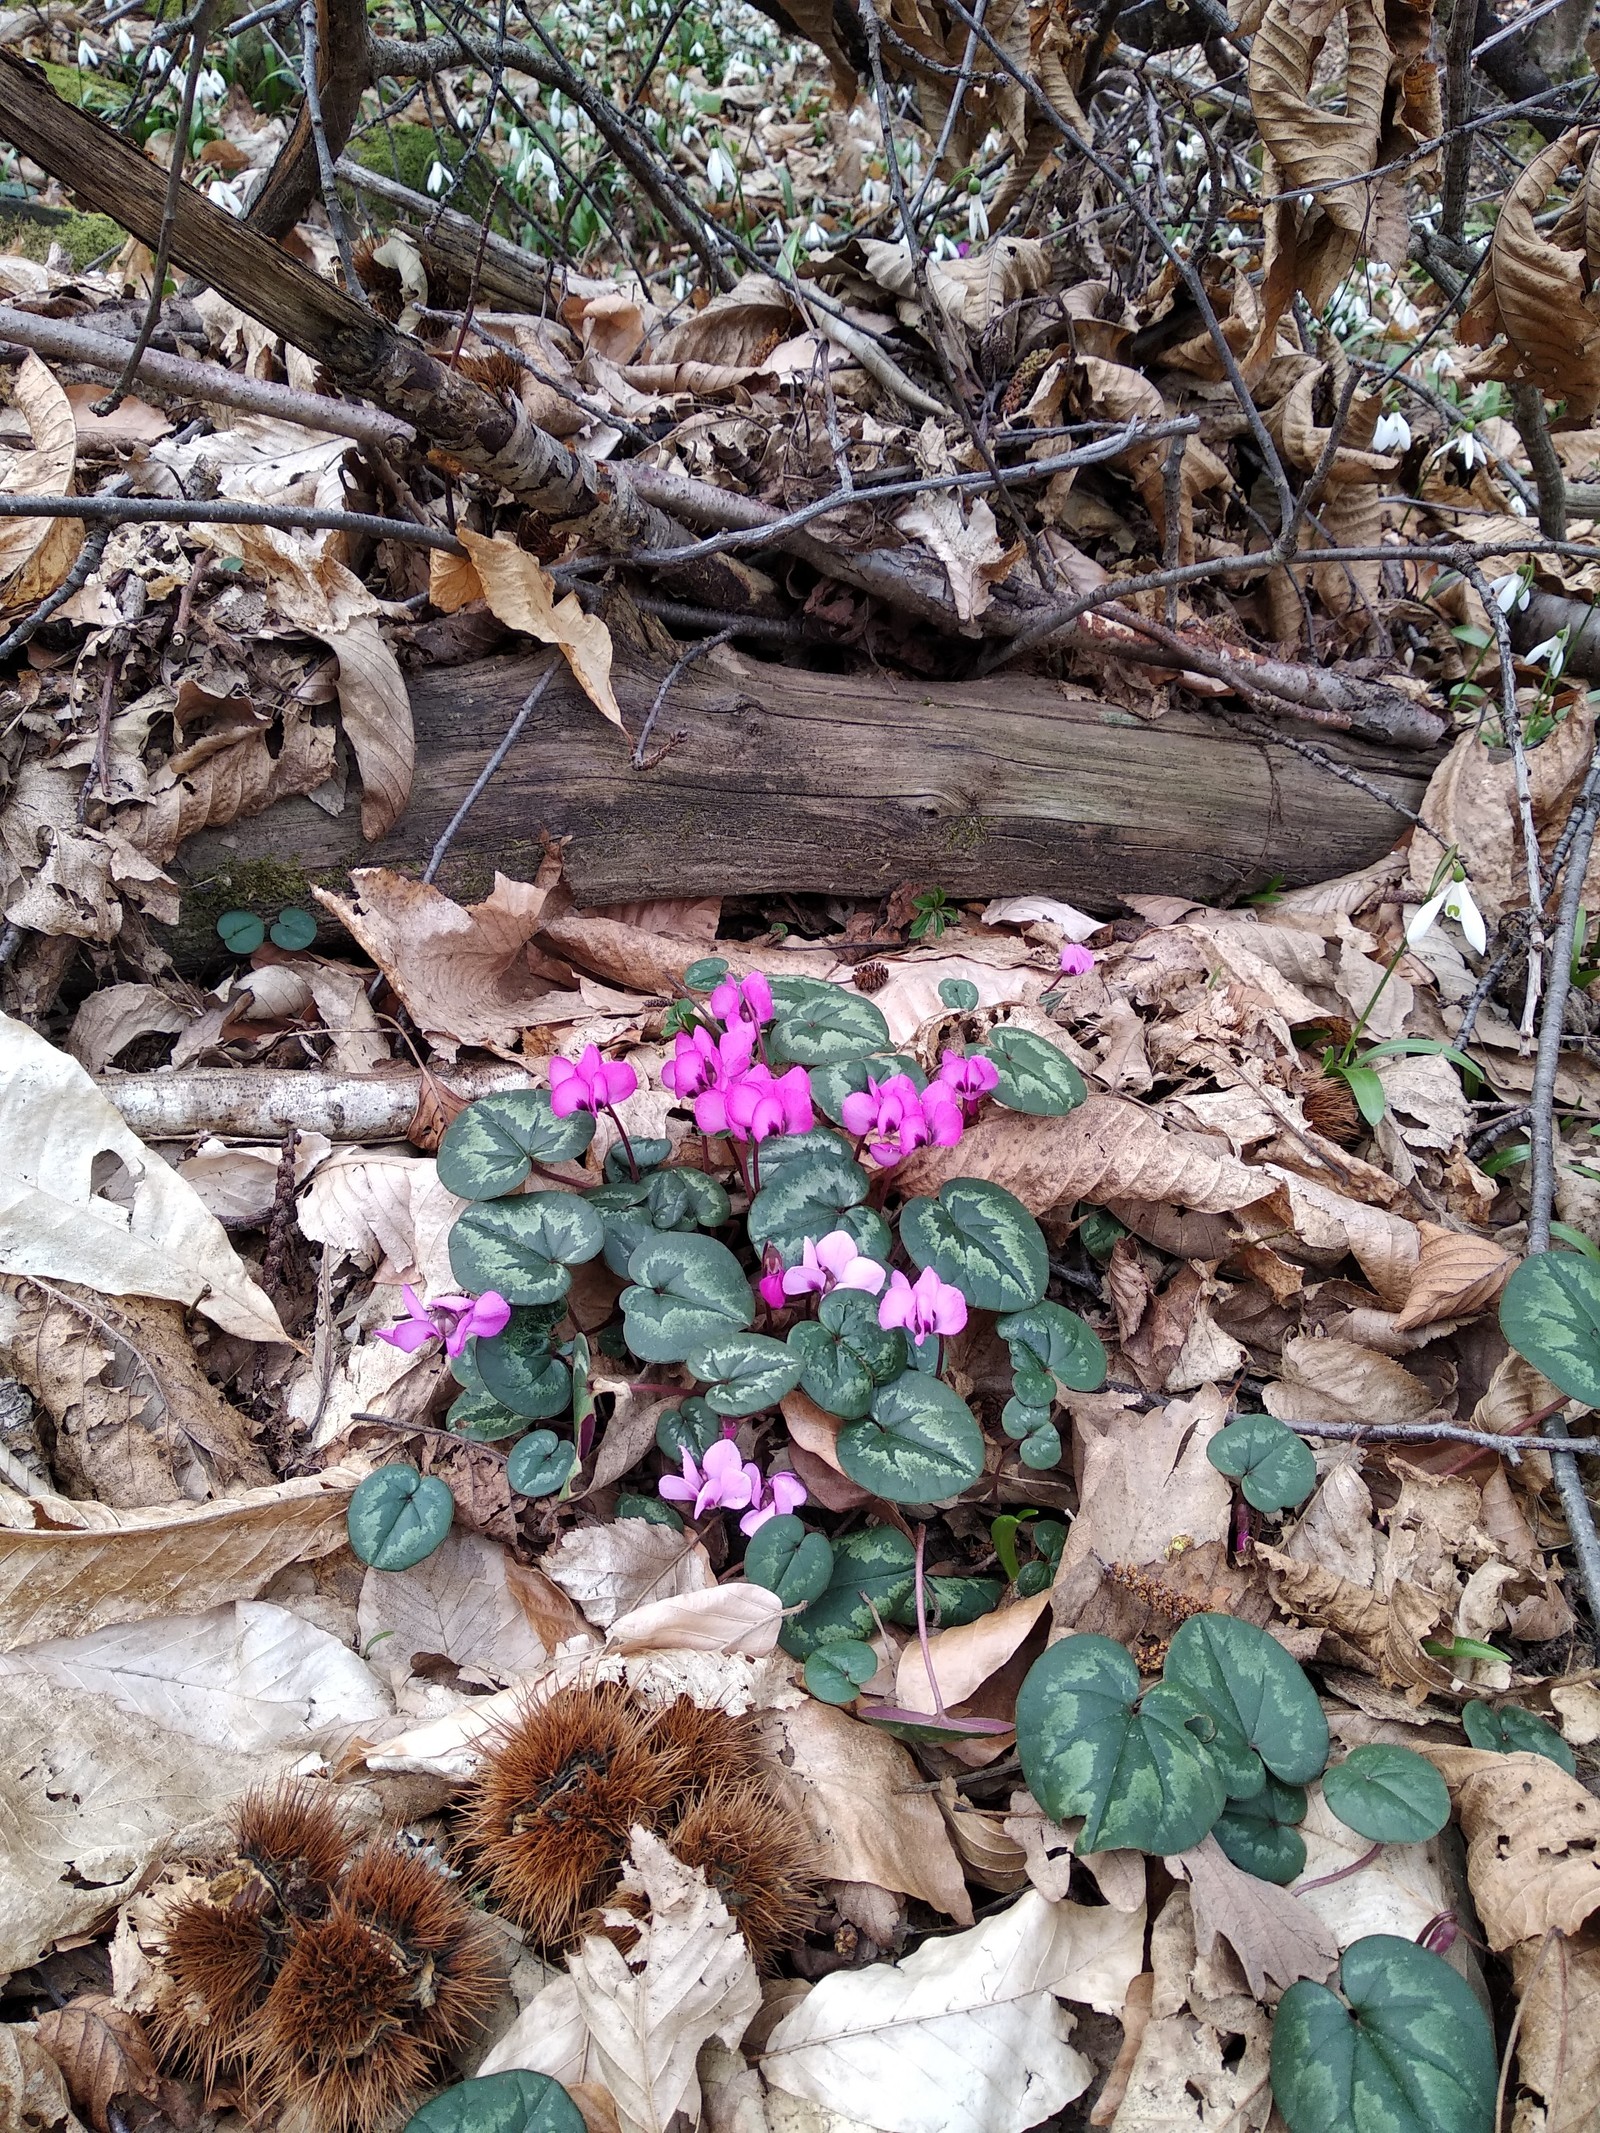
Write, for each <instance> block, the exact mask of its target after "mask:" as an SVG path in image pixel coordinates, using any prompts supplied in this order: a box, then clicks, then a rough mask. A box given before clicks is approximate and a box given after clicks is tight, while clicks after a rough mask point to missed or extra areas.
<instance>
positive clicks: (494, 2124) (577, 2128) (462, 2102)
mask: <svg viewBox="0 0 1600 2133" xmlns="http://www.w3.org/2000/svg"><path fill="white" fill-rule="evenodd" d="M402 2133H584V2120H583V2114H582V2112H581V2111H580V2110H579V2109H578V2106H577V2105H576V2104H575V2103H574V2102H573V2100H572V2098H571V2097H570V2096H569V2095H568V2094H567V2092H566V2090H565V2089H564V2088H563V2087H562V2086H561V2083H560V2082H559V2081H556V2080H555V2079H553V2078H552V2077H551V2076H550V2075H549V2074H532V2073H528V2072H525V2071H524V2070H522V2069H520V2068H519V2069H517V2070H516V2071H514V2072H511V2073H506V2074H479V2075H478V2076H477V2077H476V2078H475V2079H473V2080H471V2081H458V2082H457V2083H456V2085H455V2087H454V2088H450V2089H446V2090H445V2091H444V2092H443V2093H442V2094H441V2095H438V2096H435V2097H434V2098H433V2099H432V2100H431V2102H428V2103H425V2104H424V2105H423V2106H422V2108H421V2110H420V2111H418V2112H417V2113H416V2115H415V2116H414V2117H412V2118H409V2119H408V2120H407V2121H406V2124H405V2126H404V2128H403V2129H402Z"/></svg>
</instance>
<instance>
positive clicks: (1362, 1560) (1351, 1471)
mask: <svg viewBox="0 0 1600 2133" xmlns="http://www.w3.org/2000/svg"><path fill="white" fill-rule="evenodd" d="M1283 1545H1284V1552H1285V1553H1286V1554H1288V1555H1291V1556H1293V1558H1294V1560H1295V1561H1296V1562H1297V1563H1309V1564H1311V1565H1312V1566H1314V1567H1315V1568H1316V1569H1319V1570H1331V1571H1332V1572H1333V1574H1334V1576H1335V1577H1338V1578H1343V1579H1344V1580H1345V1581H1346V1582H1347V1583H1348V1584H1352V1585H1363V1586H1370V1585H1371V1583H1372V1581H1373V1578H1374V1576H1375V1575H1376V1571H1377V1560H1378V1552H1377V1543H1376V1540H1375V1538H1374V1535H1373V1530H1372V1492H1371V1490H1370V1489H1369V1488H1368V1487H1367V1485H1366V1483H1365V1481H1363V1480H1362V1478H1361V1466H1360V1462H1359V1457H1358V1456H1356V1455H1353V1456H1351V1457H1349V1458H1342V1459H1341V1460H1340V1461H1339V1463H1338V1465H1337V1466H1334V1467H1332V1468H1330V1469H1329V1471H1328V1472H1327V1473H1326V1474H1324V1475H1323V1477H1322V1481H1321V1484H1320V1485H1319V1487H1318V1489H1317V1493H1316V1494H1315V1496H1313V1497H1312V1499H1311V1501H1310V1502H1309V1503H1308V1504H1307V1505H1306V1507H1305V1510H1304V1511H1303V1513H1302V1514H1301V1516H1300V1519H1299V1522H1298V1523H1297V1524H1296V1525H1295V1526H1294V1527H1293V1528H1292V1529H1291V1530H1290V1531H1289V1533H1288V1535H1287V1537H1286V1539H1285V1541H1284V1544H1283Z"/></svg>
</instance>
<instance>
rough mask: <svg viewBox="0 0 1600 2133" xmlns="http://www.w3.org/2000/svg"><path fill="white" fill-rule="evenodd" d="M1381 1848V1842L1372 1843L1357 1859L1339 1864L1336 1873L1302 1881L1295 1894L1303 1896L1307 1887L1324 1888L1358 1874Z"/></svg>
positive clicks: (1368, 1864)
mask: <svg viewBox="0 0 1600 2133" xmlns="http://www.w3.org/2000/svg"><path fill="white" fill-rule="evenodd" d="M1382 1850H1383V1846H1382V1845H1381V1844H1374V1845H1373V1847H1372V1849H1371V1850H1370V1851H1365V1852H1363V1853H1362V1854H1361V1857H1360V1858H1359V1859H1352V1860H1351V1862H1350V1864H1349V1865H1348V1866H1341V1867H1340V1868H1339V1869H1338V1871H1337V1872H1336V1873H1333V1874H1319V1875H1318V1876H1317V1878H1316V1880H1315V1881H1302V1882H1301V1883H1300V1886H1299V1887H1298V1888H1297V1889H1296V1890H1295V1894H1296V1895H1297V1896H1303V1895H1304V1894H1305V1892H1306V1890H1307V1889H1325V1888H1327V1887H1328V1885H1329V1883H1330V1882H1334V1881H1343V1880H1345V1879H1346V1878H1347V1877H1348V1876H1349V1875H1351V1874H1359V1873H1360V1871H1361V1869H1362V1868H1363V1867H1364V1866H1371V1864H1372V1862H1373V1860H1374V1859H1376V1858H1377V1856H1378V1854H1379V1852H1381V1851H1382Z"/></svg>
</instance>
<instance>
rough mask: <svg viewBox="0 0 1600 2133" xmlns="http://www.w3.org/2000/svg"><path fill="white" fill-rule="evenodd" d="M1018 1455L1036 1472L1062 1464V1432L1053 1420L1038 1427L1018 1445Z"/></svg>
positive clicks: (1025, 1464)
mask: <svg viewBox="0 0 1600 2133" xmlns="http://www.w3.org/2000/svg"><path fill="white" fill-rule="evenodd" d="M1017 1457H1018V1458H1019V1459H1020V1460H1021V1461H1022V1463H1023V1465H1024V1466H1026V1467H1031V1468H1032V1469H1033V1471H1034V1472H1035V1473H1036V1474H1042V1473H1045V1472H1047V1471H1048V1470H1049V1468H1051V1467H1053V1466H1059V1465H1060V1464H1061V1432H1060V1430H1058V1429H1057V1428H1056V1426H1055V1424H1054V1423H1053V1422H1047V1423H1046V1424H1045V1425H1044V1427H1043V1428H1042V1429H1036V1430H1034V1431H1033V1432H1032V1434H1031V1435H1029V1436H1026V1437H1024V1438H1023V1440H1022V1442H1021V1443H1020V1444H1019V1445H1018V1446H1017Z"/></svg>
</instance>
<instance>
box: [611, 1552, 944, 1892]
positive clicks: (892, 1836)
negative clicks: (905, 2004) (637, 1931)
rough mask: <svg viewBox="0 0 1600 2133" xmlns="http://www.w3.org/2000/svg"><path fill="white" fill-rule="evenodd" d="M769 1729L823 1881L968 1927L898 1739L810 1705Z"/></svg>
mask: <svg viewBox="0 0 1600 2133" xmlns="http://www.w3.org/2000/svg"><path fill="white" fill-rule="evenodd" d="M629 1523H630V1524H635V1523H642V1521H636V1520H630V1521H629ZM766 1725H767V1728H768V1735H767V1737H768V1739H769V1741H770V1742H771V1745H772V1748H773V1753H774V1760H775V1770H774V1775H775V1777H776V1778H777V1780H778V1782H779V1783H780V1784H781V1785H782V1786H783V1788H784V1790H785V1791H786V1792H787V1793H788V1794H789V1795H790V1798H791V1801H792V1803H793V1805H794V1807H795V1810H796V1811H797V1813H798V1814H799V1815H800V1817H801V1819H802V1821H803V1822H804V1823H805V1826H806V1829H807V1831H808V1832H809V1834H810V1837H811V1840H812V1843H813V1845H814V1846H815V1848H816V1852H817V1860H818V1866H819V1868H820V1870H821V1871H822V1872H823V1873H824V1874H826V1875H827V1876H828V1878H829V1879H830V1880H833V1881H870V1882H875V1883H876V1884H877V1886H878V1887H879V1888H883V1889H898V1890H900V1891H901V1892H902V1893H903V1894H904V1895H907V1896H916V1897H918V1898H920V1899H921V1901H922V1902H923V1903H929V1904H932V1905H933V1907H934V1909H935V1910H936V1911H943V1912H945V1913H946V1914H947V1915H948V1916H949V1917H951V1918H953V1919H955V1920H956V1922H957V1923H958V1924H959V1925H970V1924H971V1923H972V1903H971V1899H970V1898H969V1897H968V1895H967V1887H966V1883H965V1881H964V1880H963V1879H962V1874H961V1867H960V1863H959V1861H958V1860H957V1858H956V1855H955V1852H954V1851H953V1850H952V1848H951V1844H950V1837H949V1833H948V1832H947V1830H946V1829H945V1825H944V1817H943V1816H942V1815H941V1814H940V1812H939V1808H938V1805H937V1803H936V1802H935V1801H934V1800H933V1798H932V1797H931V1795H930V1794H928V1793H926V1792H924V1791H922V1790H920V1789H919V1788H920V1782H921V1774H920V1772H919V1771H918V1769H917V1766H916V1764H915V1763H913V1761H912V1760H911V1757H910V1755H909V1754H908V1753H907V1752H906V1750H905V1749H904V1748H903V1747H901V1745H900V1743H899V1742H898V1741H897V1740H893V1739H891V1738H890V1736H889V1735H888V1734H886V1733H883V1732H881V1731H880V1730H879V1729H878V1728H877V1727H875V1726H865V1725H862V1724H861V1723H860V1721H859V1720H858V1719H854V1718H850V1717H847V1716H846V1714H845V1713H844V1712H843V1711H837V1710H834V1709H833V1708H831V1706H829V1705H827V1704H823V1703H817V1702H816V1701H814V1700H813V1699H811V1698H807V1700H806V1701H805V1702H804V1703H802V1704H800V1705H799V1706H798V1707H797V1708H796V1709H794V1710H791V1711H780V1712H778V1713H777V1714H776V1715H775V1716H774V1717H773V1718H771V1719H769V1720H767V1721H766Z"/></svg>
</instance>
